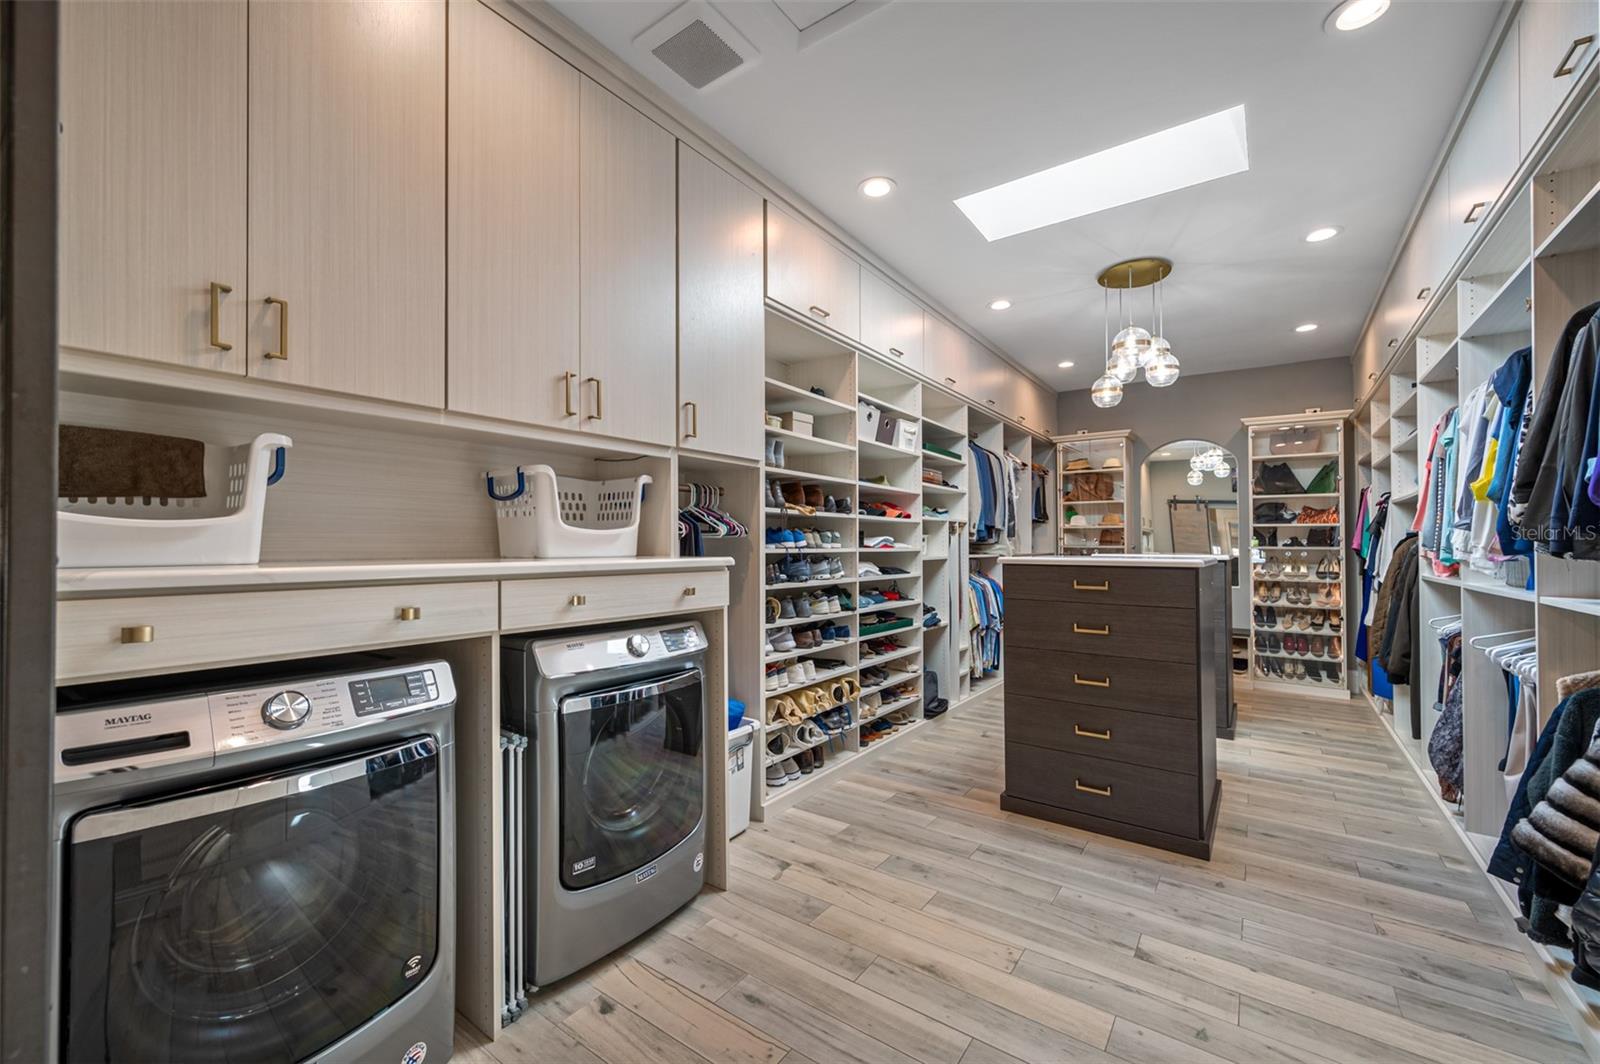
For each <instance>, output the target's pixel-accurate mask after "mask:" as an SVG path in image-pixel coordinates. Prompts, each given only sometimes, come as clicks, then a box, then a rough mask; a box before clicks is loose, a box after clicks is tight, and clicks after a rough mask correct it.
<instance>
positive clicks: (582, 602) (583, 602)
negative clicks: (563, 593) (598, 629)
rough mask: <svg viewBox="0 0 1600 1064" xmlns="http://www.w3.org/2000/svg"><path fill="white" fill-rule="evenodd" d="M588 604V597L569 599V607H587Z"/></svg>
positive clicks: (574, 596) (579, 596) (577, 596)
mask: <svg viewBox="0 0 1600 1064" xmlns="http://www.w3.org/2000/svg"><path fill="white" fill-rule="evenodd" d="M588 604H589V596H588V595H573V596H572V597H571V598H569V599H567V605H568V606H587V605H588Z"/></svg>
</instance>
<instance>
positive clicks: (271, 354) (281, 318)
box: [261, 296, 289, 362]
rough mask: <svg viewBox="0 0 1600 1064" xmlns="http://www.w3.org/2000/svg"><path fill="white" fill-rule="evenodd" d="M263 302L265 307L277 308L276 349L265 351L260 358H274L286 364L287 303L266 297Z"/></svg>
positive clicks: (287, 342)
mask: <svg viewBox="0 0 1600 1064" xmlns="http://www.w3.org/2000/svg"><path fill="white" fill-rule="evenodd" d="M264 302H265V303H266V304H267V306H269V307H272V306H275V307H277V308H278V349H277V350H276V351H265V352H263V353H262V355H261V357H262V358H275V359H279V360H281V361H284V362H287V361H288V360H289V301H288V300H287V299H278V298H277V297H275V296H268V297H267V298H266V299H265V300H264Z"/></svg>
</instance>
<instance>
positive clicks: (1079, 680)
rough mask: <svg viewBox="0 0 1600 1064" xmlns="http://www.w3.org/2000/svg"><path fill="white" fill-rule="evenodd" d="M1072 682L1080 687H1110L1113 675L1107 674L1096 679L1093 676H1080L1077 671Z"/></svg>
mask: <svg viewBox="0 0 1600 1064" xmlns="http://www.w3.org/2000/svg"><path fill="white" fill-rule="evenodd" d="M1072 682H1073V683H1075V684H1077V685H1078V686H1079V687H1110V686H1111V677H1109V676H1107V677H1105V678H1104V679H1100V680H1096V679H1095V678H1094V677H1092V676H1079V675H1078V674H1077V673H1073V674H1072Z"/></svg>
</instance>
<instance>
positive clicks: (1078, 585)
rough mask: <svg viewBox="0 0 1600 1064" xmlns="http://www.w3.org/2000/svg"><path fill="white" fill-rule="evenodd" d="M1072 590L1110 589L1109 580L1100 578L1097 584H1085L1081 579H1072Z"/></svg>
mask: <svg viewBox="0 0 1600 1064" xmlns="http://www.w3.org/2000/svg"><path fill="white" fill-rule="evenodd" d="M1072 590H1074V591H1110V590H1111V581H1109V580H1102V581H1101V582H1100V583H1098V584H1085V583H1084V582H1083V581H1081V580H1074V581H1073V582H1072Z"/></svg>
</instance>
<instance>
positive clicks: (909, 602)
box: [860, 577, 922, 613]
mask: <svg viewBox="0 0 1600 1064" xmlns="http://www.w3.org/2000/svg"><path fill="white" fill-rule="evenodd" d="M865 579H869V580H877V579H880V578H879V577H867V578H865ZM881 579H885V580H887V579H892V578H891V577H882V578H881ZM920 605H922V600H921V599H919V598H908V599H884V600H883V601H882V602H873V603H870V604H869V603H865V602H863V603H860V606H861V612H862V613H869V612H872V611H874V610H898V609H903V608H904V607H906V606H920Z"/></svg>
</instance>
